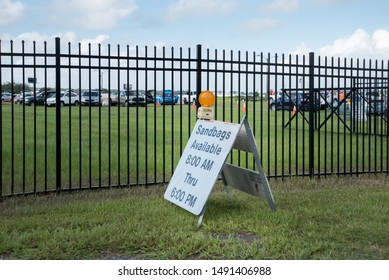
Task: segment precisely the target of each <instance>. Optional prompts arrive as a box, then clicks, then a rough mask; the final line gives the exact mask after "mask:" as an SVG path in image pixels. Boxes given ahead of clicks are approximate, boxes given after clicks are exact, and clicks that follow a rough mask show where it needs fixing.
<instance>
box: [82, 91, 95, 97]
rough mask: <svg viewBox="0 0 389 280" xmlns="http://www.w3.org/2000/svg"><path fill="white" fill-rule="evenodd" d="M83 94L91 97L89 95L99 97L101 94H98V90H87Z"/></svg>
mask: <svg viewBox="0 0 389 280" xmlns="http://www.w3.org/2000/svg"><path fill="white" fill-rule="evenodd" d="M82 96H84V97H89V96H92V97H98V96H99V94H98V92H97V91H90V92H89V91H85V92H84V93H83V94H82Z"/></svg>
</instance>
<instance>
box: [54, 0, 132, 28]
mask: <svg viewBox="0 0 389 280" xmlns="http://www.w3.org/2000/svg"><path fill="white" fill-rule="evenodd" d="M52 9H53V16H52V19H53V20H55V21H57V22H61V24H63V23H65V24H66V22H67V21H70V22H69V23H71V25H72V26H77V27H81V28H85V29H111V28H114V27H116V26H117V25H118V22H119V21H120V20H122V19H124V18H126V17H128V16H129V15H131V14H132V13H133V12H134V11H136V10H137V9H138V6H137V5H136V4H135V2H134V0H82V1H80V0H54V1H53V7H52Z"/></svg>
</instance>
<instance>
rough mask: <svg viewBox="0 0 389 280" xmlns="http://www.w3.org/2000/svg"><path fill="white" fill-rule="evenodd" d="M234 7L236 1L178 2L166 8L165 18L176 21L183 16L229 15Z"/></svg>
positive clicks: (191, 0) (194, 0)
mask: <svg viewBox="0 0 389 280" xmlns="http://www.w3.org/2000/svg"><path fill="white" fill-rule="evenodd" d="M236 7H237V2H236V0H179V1H178V2H176V3H174V4H172V5H170V6H169V7H168V11H167V17H168V18H169V19H177V18H179V17H184V16H197V17H201V16H209V15H212V14H230V13H232V12H233V11H234V10H235V9H236Z"/></svg>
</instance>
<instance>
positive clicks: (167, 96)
mask: <svg viewBox="0 0 389 280" xmlns="http://www.w3.org/2000/svg"><path fill="white" fill-rule="evenodd" d="M178 99H179V96H178V95H173V92H172V91H171V90H165V91H164V93H163V94H162V95H158V96H156V97H155V102H157V103H159V104H161V105H163V104H173V105H175V104H176V103H177V102H178Z"/></svg>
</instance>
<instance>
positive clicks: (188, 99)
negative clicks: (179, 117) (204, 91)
mask: <svg viewBox="0 0 389 280" xmlns="http://www.w3.org/2000/svg"><path fill="white" fill-rule="evenodd" d="M196 97H197V93H196V92H195V91H188V92H185V93H183V94H182V98H181V102H180V103H181V104H188V103H190V104H193V102H194V101H196Z"/></svg>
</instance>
